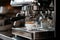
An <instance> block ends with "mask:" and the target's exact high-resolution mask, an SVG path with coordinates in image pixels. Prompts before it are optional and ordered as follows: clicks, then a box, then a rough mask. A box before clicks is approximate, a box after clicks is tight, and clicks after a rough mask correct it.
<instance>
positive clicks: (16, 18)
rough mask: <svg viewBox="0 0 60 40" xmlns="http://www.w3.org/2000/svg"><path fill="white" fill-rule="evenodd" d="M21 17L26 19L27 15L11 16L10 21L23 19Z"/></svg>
mask: <svg viewBox="0 0 60 40" xmlns="http://www.w3.org/2000/svg"><path fill="white" fill-rule="evenodd" d="M21 19H25V16H20V17H13V18H10V21H11V22H14V21H18V20H21Z"/></svg>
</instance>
